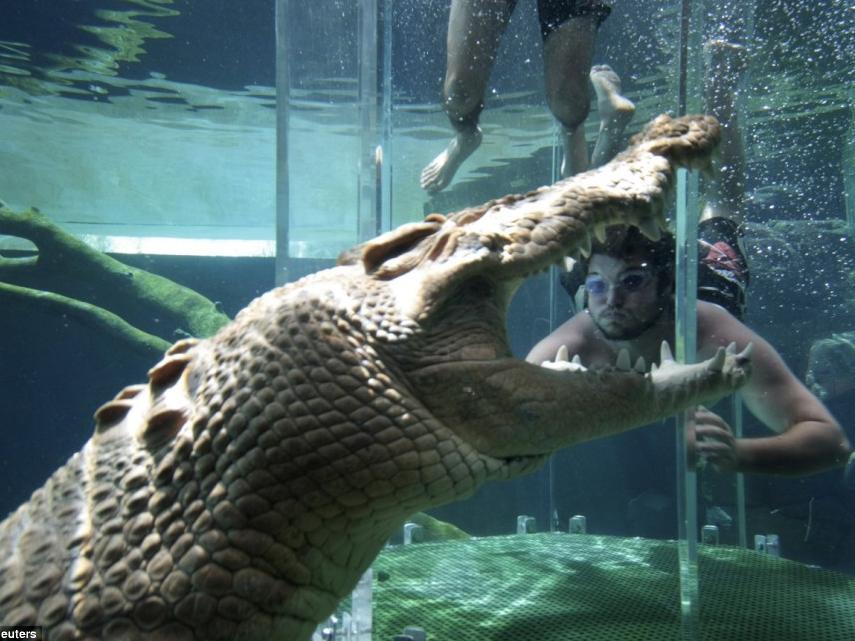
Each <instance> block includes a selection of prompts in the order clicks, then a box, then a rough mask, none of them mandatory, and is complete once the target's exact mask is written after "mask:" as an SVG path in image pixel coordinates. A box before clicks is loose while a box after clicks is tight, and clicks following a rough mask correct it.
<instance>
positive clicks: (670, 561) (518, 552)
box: [373, 534, 855, 641]
mask: <svg viewBox="0 0 855 641" xmlns="http://www.w3.org/2000/svg"><path fill="white" fill-rule="evenodd" d="M677 572H678V566H677V548H676V545H675V544H674V543H669V542H666V541H655V540H646V539H623V538H618V537H608V536H594V535H553V534H529V535H522V536H505V537H490V538H484V539H472V540H469V541H454V542H448V543H424V544H418V545H409V546H405V547H404V546H400V547H394V548H388V549H386V550H384V552H383V553H382V554H381V555H380V557H379V558H378V559H377V561H376V562H375V564H374V579H375V580H374V597H375V603H376V607H375V613H374V634H373V638H374V639H378V641H387V640H390V639H392V638H393V637H394V636H395V635H396V634H400V633H401V631H402V630H403V629H404V627H406V626H408V625H418V626H420V627H422V628H424V629H425V630H426V631H427V634H428V639H429V640H430V641H529V640H530V641H573V640H576V639H578V640H580V641H581V640H584V641H599V640H603V641H648V640H649V641H667V640H670V639H675V640H676V639H679V638H680V637H679V635H680V630H679V613H680V609H679V598H678V580H677V576H678V573H677ZM700 574H701V582H700V590H701V634H700V637H701V638H702V639H704V640H705V641H730V640H733V641H749V640H757V641H853V640H855V578H853V577H849V576H847V575H844V574H839V573H836V572H830V571H826V570H817V569H811V568H808V567H806V566H804V565H801V564H799V563H794V562H792V561H786V560H782V559H776V558H774V557H770V556H768V555H764V554H758V553H756V552H753V551H750V550H742V549H737V548H729V547H702V548H701V555H700Z"/></svg>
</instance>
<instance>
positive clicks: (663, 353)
mask: <svg viewBox="0 0 855 641" xmlns="http://www.w3.org/2000/svg"><path fill="white" fill-rule="evenodd" d="M673 360H674V355H673V354H672V353H671V347H669V345H668V341H662V345H661V346H660V347H659V364H660V366H661V365H664V364H665V363H666V362H668V361H673Z"/></svg>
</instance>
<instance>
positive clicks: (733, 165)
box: [701, 40, 748, 226]
mask: <svg viewBox="0 0 855 641" xmlns="http://www.w3.org/2000/svg"><path fill="white" fill-rule="evenodd" d="M704 53H705V54H706V62H707V65H706V74H705V78H704V81H705V94H706V101H707V111H708V112H709V113H710V114H711V115H713V116H715V117H716V118H717V119H718V121H719V123H720V124H721V143H720V144H719V165H718V167H717V169H716V171H715V172H714V175H713V177H712V179H711V180H708V181H706V185H705V190H704V196H705V200H706V204H705V206H704V209H703V211H702V212H701V220H707V219H709V218H714V217H716V216H720V217H724V218H729V219H730V220H732V221H733V222H734V223H736V225H737V226H741V225H742V223H743V222H744V219H743V202H744V198H745V150H744V148H743V145H742V132H741V131H740V126H739V117H738V112H737V108H736V101H737V96H738V93H737V90H738V85H739V81H740V79H741V78H742V75H743V72H744V71H745V69H746V67H747V57H748V56H747V52H746V50H745V47H743V46H742V45H738V44H733V43H730V42H727V41H725V40H710V41H709V42H707V43H706V44H705V45H704Z"/></svg>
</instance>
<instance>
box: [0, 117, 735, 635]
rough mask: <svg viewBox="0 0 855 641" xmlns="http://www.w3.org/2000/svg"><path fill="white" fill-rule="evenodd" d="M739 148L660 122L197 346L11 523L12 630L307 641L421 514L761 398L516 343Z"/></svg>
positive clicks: (731, 379)
mask: <svg viewBox="0 0 855 641" xmlns="http://www.w3.org/2000/svg"><path fill="white" fill-rule="evenodd" d="M717 138H718V125H717V123H716V122H715V121H714V120H713V119H711V118H705V117H690V118H686V119H683V120H672V119H670V118H668V117H664V116H663V117H660V118H659V119H657V120H656V121H654V122H653V123H652V124H651V125H649V126H648V128H647V129H646V130H645V131H644V132H642V134H640V135H639V136H638V137H637V138H636V139H635V141H634V142H633V144H632V145H631V146H630V148H629V149H628V150H627V151H626V152H624V153H623V154H621V155H620V156H618V157H617V158H616V159H615V160H614V161H613V162H612V163H610V164H609V165H607V166H605V167H602V168H600V169H598V170H595V171H592V172H588V173H586V174H581V175H579V176H576V177H574V178H571V179H567V180H564V181H561V182H559V183H556V184H555V185H552V186H549V187H544V188H541V189H539V190H537V191H534V192H531V193H529V194H526V195H522V196H507V197H505V198H502V199H500V200H496V201H491V202H489V203H487V204H485V205H483V206H481V207H477V208H472V209H467V210H464V211H461V212H458V213H456V214H453V215H450V216H448V217H443V216H440V215H437V214H434V215H431V216H428V217H427V218H426V219H425V220H424V221H423V222H420V223H413V224H408V225H404V226H403V227H401V228H399V229H397V230H394V231H392V232H389V233H388V234H385V235H383V236H380V237H378V238H377V239H374V240H372V241H369V242H368V243H366V244H364V245H363V246H360V247H358V248H356V249H355V250H353V251H351V252H350V253H348V254H347V255H345V256H343V257H342V259H340V261H339V262H340V264H339V265H338V266H336V267H334V268H332V269H329V270H325V271H322V272H319V273H317V274H314V275H311V276H308V277H306V278H304V279H302V280H300V281H298V282H295V283H292V284H288V285H286V286H284V287H281V288H278V289H275V290H273V291H271V292H268V293H267V294H265V295H263V296H261V297H260V298H258V299H256V300H255V301H253V302H252V303H251V304H250V305H249V306H248V307H247V308H246V309H245V310H243V311H242V312H241V313H240V314H239V315H238V317H237V318H236V319H235V321H234V322H233V323H231V324H230V325H228V326H226V327H225V328H223V329H222V330H221V331H220V332H219V333H218V334H217V335H216V336H214V337H213V338H211V339H207V340H201V341H196V340H185V341H181V342H179V343H176V344H175V345H174V346H173V347H172V348H171V349H170V350H169V351H168V352H167V353H166V356H165V357H164V359H163V360H162V361H161V362H160V363H159V364H157V365H156V366H155V367H154V368H153V369H152V370H151V371H150V373H149V381H148V383H147V384H145V385H138V386H132V387H128V388H126V389H124V390H123V391H122V392H121V393H120V394H119V395H118V396H117V397H116V398H115V399H114V400H112V401H110V402H109V403H107V404H105V405H104V406H102V407H101V408H100V409H99V410H98V411H97V413H96V428H95V433H94V435H93V436H92V437H91V439H90V440H89V441H88V442H87V443H86V444H85V446H84V447H83V449H82V450H81V451H80V452H79V453H77V454H75V455H74V456H72V458H71V459H70V460H69V461H68V463H67V464H66V465H65V466H64V467H62V468H61V469H59V470H58V471H57V472H56V473H55V474H54V475H53V476H52V477H51V478H50V479H49V480H48V481H47V482H46V483H45V485H44V486H43V487H42V488H41V489H39V490H37V491H36V492H35V493H34V494H33V495H32V498H31V499H30V500H29V501H28V502H27V503H26V504H24V505H22V506H21V507H20V508H19V509H18V510H17V511H16V512H14V513H13V514H11V515H10V516H9V517H8V518H7V519H6V520H5V521H4V522H3V523H2V524H0V620H2V622H3V623H4V624H7V625H12V624H17V625H32V624H38V625H41V626H44V628H45V631H46V632H47V638H48V639H50V640H51V641H66V640H71V639H93V640H94V639H102V640H105V641H113V640H119V639H123V640H132V639H152V640H159V639H170V640H176V641H179V640H181V641H183V640H187V641H190V640H196V641H203V640H206V641H207V640H217V639H258V640H267V639H282V640H287V641H304V640H305V639H308V638H309V637H310V636H311V633H312V631H313V630H314V628H315V626H316V624H317V623H318V622H319V621H321V620H323V619H324V618H325V617H327V616H328V615H329V614H330V613H331V612H332V611H333V609H334V608H335V606H336V604H337V603H338V601H339V600H340V599H341V598H342V597H343V596H345V595H346V594H348V593H349V591H350V590H351V589H352V588H353V586H354V584H355V583H356V581H357V579H358V577H359V576H360V575H361V574H362V572H363V571H364V570H365V569H366V568H367V567H368V566H369V565H370V564H371V562H372V560H373V559H374V557H375V556H376V555H377V553H378V552H379V550H380V549H381V547H382V546H383V544H384V542H385V541H386V540H387V539H388V537H389V536H390V534H391V533H392V532H393V531H395V530H396V528H398V527H400V525H401V524H402V522H403V521H404V520H405V518H406V517H407V516H408V515H409V514H411V513H413V512H416V511H419V510H423V509H426V508H429V507H431V506H436V505H439V504H442V503H447V502H450V501H453V500H457V499H459V498H462V497H465V496H468V495H470V494H472V493H473V492H474V491H475V490H476V489H477V488H478V487H479V486H480V485H481V484H482V483H484V482H485V481H487V480H491V479H506V478H511V477H514V476H517V475H520V474H523V473H527V472H529V471H532V470H534V469H536V468H537V467H538V466H540V465H541V464H542V463H543V462H544V461H545V460H546V458H547V457H548V456H549V454H550V453H552V452H553V451H555V450H556V449H557V448H560V447H563V446H567V445H572V444H573V443H577V442H581V441H585V440H588V439H592V438H597V437H601V436H605V435H608V434H613V433H617V432H620V431H624V430H626V429H630V428H632V427H635V426H638V425H641V424H645V423H647V422H650V421H652V420H654V419H657V418H660V417H662V416H666V415H669V414H673V413H674V412H676V411H678V410H680V409H682V408H685V407H687V406H689V405H691V404H694V403H696V402H701V401H710V400H712V399H714V398H718V397H720V396H722V395H725V394H727V393H729V392H730V391H732V390H733V389H735V388H737V387H738V386H739V385H740V384H741V383H742V382H744V380H745V378H746V377H747V375H748V371H747V370H748V364H747V358H746V357H745V356H742V355H735V354H731V353H728V354H725V353H724V352H721V353H719V355H718V356H717V357H716V358H715V359H711V360H710V361H708V362H706V363H702V364H698V365H692V366H678V365H676V364H674V363H673V362H664V363H662V366H661V367H660V368H659V369H658V370H656V371H655V372H647V373H641V372H638V371H635V370H629V369H628V368H626V367H621V366H620V363H619V364H618V367H615V368H612V369H609V370H606V371H599V372H587V371H585V372H583V371H573V368H568V371H556V369H554V368H553V369H550V368H543V367H537V366H534V365H531V364H528V363H525V362H523V361H520V360H517V359H515V358H513V356H512V355H511V353H510V348H509V347H508V342H507V340H506V335H505V327H504V315H505V309H506V306H507V304H508V302H509V299H510V297H511V295H512V293H513V291H514V289H515V288H516V287H517V286H518V284H519V283H520V282H521V281H522V280H523V279H524V278H526V277H527V276H529V275H531V274H534V273H536V272H539V271H542V270H543V269H545V268H547V267H548V266H549V265H551V264H552V263H555V262H556V261H559V260H560V259H561V258H562V257H563V256H565V255H567V254H574V253H578V252H579V251H582V252H585V251H586V247H589V243H590V234H592V233H594V234H600V233H601V232H602V229H603V228H604V226H605V225H607V224H611V223H631V224H636V225H638V226H639V227H640V228H641V229H642V230H643V231H645V233H648V234H652V235H655V234H658V229H659V228H660V226H661V225H662V224H664V219H663V202H664V198H665V194H666V192H667V190H668V188H669V187H670V185H671V182H672V179H673V176H674V172H675V167H676V166H677V165H678V164H682V165H685V166H694V167H698V166H703V165H705V164H706V162H707V160H708V157H709V155H710V153H711V152H712V150H713V148H714V147H715V144H716V142H717ZM557 369H558V370H561V368H560V367H559V368H557Z"/></svg>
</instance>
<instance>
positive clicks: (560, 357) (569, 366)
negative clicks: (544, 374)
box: [540, 345, 588, 372]
mask: <svg viewBox="0 0 855 641" xmlns="http://www.w3.org/2000/svg"><path fill="white" fill-rule="evenodd" d="M567 357H568V351H567V346H566V345H562V346H561V347H559V348H558V351H557V352H556V353H555V360H554V361H543V363H541V364H540V366H541V367H545V368H546V369H551V370H555V371H556V372H587V371H588V368H587V367H585V366H583V365H582V359H580V358H579V355H578V354H576V355H574V356H573V360H572V361H571V360H568V358H567Z"/></svg>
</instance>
